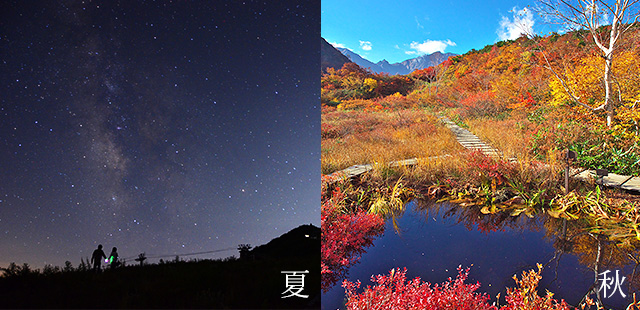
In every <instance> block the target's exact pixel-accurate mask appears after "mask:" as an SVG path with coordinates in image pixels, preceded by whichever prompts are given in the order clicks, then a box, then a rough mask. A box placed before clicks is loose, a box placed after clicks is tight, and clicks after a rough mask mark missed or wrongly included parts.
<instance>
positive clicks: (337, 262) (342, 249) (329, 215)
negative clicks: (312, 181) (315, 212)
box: [321, 186, 384, 291]
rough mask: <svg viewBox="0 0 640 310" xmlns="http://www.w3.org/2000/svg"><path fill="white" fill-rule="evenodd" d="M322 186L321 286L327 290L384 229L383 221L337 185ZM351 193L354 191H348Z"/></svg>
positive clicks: (343, 274) (342, 276)
mask: <svg viewBox="0 0 640 310" xmlns="http://www.w3.org/2000/svg"><path fill="white" fill-rule="evenodd" d="M329 187H330V186H323V187H322V206H321V227H322V243H321V244H322V249H321V257H322V261H321V268H322V271H321V272H322V278H321V281H322V284H321V285H322V289H323V290H324V291H327V290H328V289H329V288H330V287H331V286H333V285H334V284H335V283H336V282H338V281H339V280H340V279H343V278H344V277H345V276H346V273H347V271H348V268H349V267H350V266H351V265H353V264H355V263H356V262H357V261H358V260H359V259H360V255H361V254H362V253H364V252H365V250H364V249H365V248H366V247H369V246H371V244H373V240H374V238H375V237H377V236H379V235H381V234H382V233H383V231H384V220H383V219H382V218H381V217H379V216H378V215H375V214H370V213H367V212H366V211H365V210H363V209H362V208H361V207H360V206H358V205H357V204H356V203H355V202H354V201H353V200H352V199H351V198H350V197H349V191H348V190H347V191H346V192H345V190H344V189H343V188H341V187H339V186H336V187H335V188H329ZM351 194H353V193H351Z"/></svg>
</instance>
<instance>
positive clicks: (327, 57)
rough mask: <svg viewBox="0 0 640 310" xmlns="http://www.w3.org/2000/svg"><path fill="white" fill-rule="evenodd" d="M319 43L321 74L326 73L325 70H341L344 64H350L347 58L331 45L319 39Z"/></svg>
mask: <svg viewBox="0 0 640 310" xmlns="http://www.w3.org/2000/svg"><path fill="white" fill-rule="evenodd" d="M321 39H322V40H321V42H320V65H321V67H322V72H326V71H327V68H334V69H336V70H338V69H340V68H342V65H344V64H345V63H348V62H351V61H350V60H349V58H347V56H345V55H343V54H342V53H340V51H338V50H337V49H336V48H335V47H333V45H331V44H329V42H327V40H325V39H324V38H321Z"/></svg>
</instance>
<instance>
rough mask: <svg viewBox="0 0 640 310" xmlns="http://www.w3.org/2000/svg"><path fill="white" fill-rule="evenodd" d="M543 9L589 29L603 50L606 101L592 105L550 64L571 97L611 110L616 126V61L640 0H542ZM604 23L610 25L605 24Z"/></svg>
mask: <svg viewBox="0 0 640 310" xmlns="http://www.w3.org/2000/svg"><path fill="white" fill-rule="evenodd" d="M538 1H539V3H540V12H541V14H542V15H544V16H546V17H548V18H549V19H550V20H553V21H556V22H559V23H561V24H563V25H564V26H565V28H564V29H565V30H579V29H584V30H587V31H588V33H589V35H590V36H591V38H592V39H593V42H594V43H595V45H596V46H597V48H598V50H599V51H600V55H599V56H600V57H602V61H603V62H604V66H603V70H602V80H603V82H604V92H605V94H604V102H603V103H602V104H601V105H599V106H597V107H592V106H590V105H589V104H587V103H585V102H584V101H583V98H581V97H580V96H578V95H577V94H576V93H575V92H574V90H573V89H572V88H571V87H570V86H569V85H568V84H567V82H566V81H565V80H564V79H563V78H562V77H561V76H560V75H559V74H558V73H557V72H556V71H555V70H553V68H552V67H551V66H550V65H549V66H548V67H549V69H551V71H552V72H553V74H554V75H555V76H556V78H558V80H559V82H560V84H561V85H562V86H563V88H564V89H565V91H566V92H567V94H568V96H569V98H571V100H572V101H573V102H575V103H577V104H579V105H581V106H583V107H585V108H588V109H591V110H602V109H604V110H606V111H607V126H608V127H611V126H612V121H613V117H614V101H613V100H612V95H613V94H612V84H613V76H612V64H613V60H614V56H615V55H616V52H617V51H618V48H619V46H620V43H621V41H622V38H623V35H624V33H625V32H627V31H628V30H629V29H630V28H631V27H632V26H633V25H635V24H636V22H637V20H638V17H639V16H640V14H639V12H638V8H637V7H638V2H640V0H614V1H612V0H609V1H605V0H538ZM603 25H609V26H608V28H603V27H602V26H603Z"/></svg>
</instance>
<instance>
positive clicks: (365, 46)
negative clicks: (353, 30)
mask: <svg viewBox="0 0 640 310" xmlns="http://www.w3.org/2000/svg"><path fill="white" fill-rule="evenodd" d="M360 48H362V49H363V50H365V51H370V50H371V42H369V41H360Z"/></svg>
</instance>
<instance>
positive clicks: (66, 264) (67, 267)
mask: <svg viewBox="0 0 640 310" xmlns="http://www.w3.org/2000/svg"><path fill="white" fill-rule="evenodd" d="M72 271H74V270H73V265H72V264H71V262H70V261H65V262H64V267H62V272H72Z"/></svg>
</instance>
